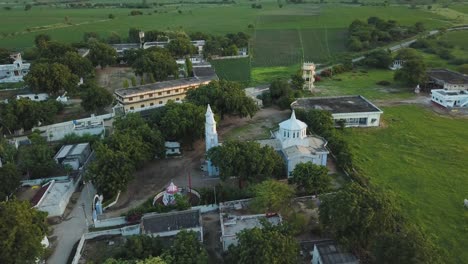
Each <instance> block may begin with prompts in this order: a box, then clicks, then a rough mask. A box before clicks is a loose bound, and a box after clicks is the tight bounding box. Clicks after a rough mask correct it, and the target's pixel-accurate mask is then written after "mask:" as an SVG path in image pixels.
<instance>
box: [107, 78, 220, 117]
mask: <svg viewBox="0 0 468 264" xmlns="http://www.w3.org/2000/svg"><path fill="white" fill-rule="evenodd" d="M212 80H214V78H211V77H198V78H196V77H192V78H184V79H177V80H171V81H164V82H158V83H152V84H146V85H141V86H137V87H132V88H125V89H117V90H115V92H114V93H115V97H116V98H117V101H118V103H119V104H120V105H121V106H122V107H123V108H124V111H125V113H128V112H140V111H143V110H149V109H152V108H156V107H160V106H164V105H165V104H166V103H167V102H168V101H169V100H173V101H175V102H179V101H182V100H183V99H184V98H185V94H186V93H187V91H188V90H190V89H196V88H198V87H200V86H201V85H205V84H208V83H209V82H210V81H212Z"/></svg>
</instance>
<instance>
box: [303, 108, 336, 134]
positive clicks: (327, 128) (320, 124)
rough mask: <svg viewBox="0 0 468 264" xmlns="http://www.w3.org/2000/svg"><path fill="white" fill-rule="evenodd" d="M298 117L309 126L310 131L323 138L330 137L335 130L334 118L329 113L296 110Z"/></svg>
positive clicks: (314, 110) (315, 110)
mask: <svg viewBox="0 0 468 264" xmlns="http://www.w3.org/2000/svg"><path fill="white" fill-rule="evenodd" d="M296 116H297V118H298V119H300V120H302V121H304V122H305V123H306V124H307V126H308V129H309V131H311V132H312V133H314V134H317V135H320V136H323V137H328V136H330V135H331V133H333V130H334V128H335V126H334V123H333V117H332V115H331V113H330V112H328V111H324V110H317V109H310V110H308V111H305V110H302V109H298V110H296Z"/></svg>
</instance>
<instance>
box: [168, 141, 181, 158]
mask: <svg viewBox="0 0 468 264" xmlns="http://www.w3.org/2000/svg"><path fill="white" fill-rule="evenodd" d="M164 147H165V148H166V156H174V155H180V143H179V142H175V141H166V142H164Z"/></svg>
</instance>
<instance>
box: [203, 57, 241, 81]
mask: <svg viewBox="0 0 468 264" xmlns="http://www.w3.org/2000/svg"><path fill="white" fill-rule="evenodd" d="M211 64H212V65H213V67H214V68H215V70H216V74H217V75H218V77H219V78H220V79H225V80H228V81H236V82H242V83H250V59H249V58H241V59H228V60H212V61H211Z"/></svg>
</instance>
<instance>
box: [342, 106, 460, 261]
mask: <svg viewBox="0 0 468 264" xmlns="http://www.w3.org/2000/svg"><path fill="white" fill-rule="evenodd" d="M383 111H384V115H383V117H384V120H383V127H381V128H377V129H351V130H349V133H346V134H347V135H346V137H347V139H348V141H349V142H350V143H351V146H352V148H353V152H354V158H355V162H356V164H357V166H358V168H359V169H360V170H362V171H363V172H364V173H365V174H366V175H367V176H369V177H370V178H371V181H372V182H373V183H374V184H377V185H378V186H380V187H382V188H384V189H387V190H391V191H393V192H395V193H396V194H397V195H396V196H397V197H399V200H398V203H399V205H400V206H401V209H402V210H403V212H404V213H405V214H406V215H407V216H408V218H409V219H411V220H412V221H414V223H416V224H417V225H419V226H421V227H422V228H424V229H425V230H426V231H427V232H428V233H430V234H431V235H432V237H433V238H434V239H435V244H436V246H439V247H441V248H442V249H443V250H445V251H446V255H447V256H446V257H447V258H446V263H454V264H455V263H468V250H466V245H467V244H468V209H466V208H464V207H463V199H465V198H468V188H467V186H468V177H467V175H468V167H467V166H466V164H468V155H467V153H468V144H464V143H466V132H467V131H468V122H467V120H466V119H453V118H449V117H442V116H439V115H437V114H435V113H433V112H432V111H430V110H427V109H424V108H422V107H419V106H398V107H388V108H383Z"/></svg>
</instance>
